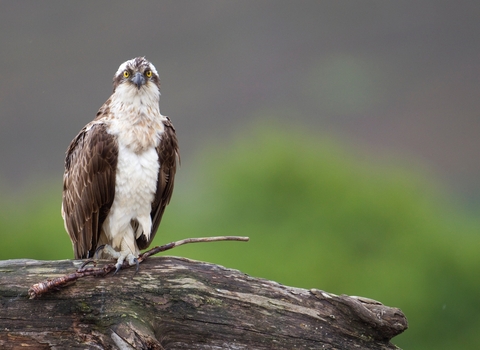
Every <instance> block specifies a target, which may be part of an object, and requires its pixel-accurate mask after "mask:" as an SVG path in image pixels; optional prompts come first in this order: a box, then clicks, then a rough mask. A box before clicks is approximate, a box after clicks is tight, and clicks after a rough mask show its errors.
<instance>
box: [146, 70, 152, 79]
mask: <svg viewBox="0 0 480 350" xmlns="http://www.w3.org/2000/svg"><path fill="white" fill-rule="evenodd" d="M152 74H153V73H152V71H151V70H147V71H146V72H145V76H146V77H147V78H151V77H152Z"/></svg>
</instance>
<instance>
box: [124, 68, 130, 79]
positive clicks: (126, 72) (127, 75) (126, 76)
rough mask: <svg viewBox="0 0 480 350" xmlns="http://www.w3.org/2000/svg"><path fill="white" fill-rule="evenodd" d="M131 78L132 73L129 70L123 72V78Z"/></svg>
mask: <svg viewBox="0 0 480 350" xmlns="http://www.w3.org/2000/svg"><path fill="white" fill-rule="evenodd" d="M129 76H130V72H129V71H128V70H125V71H123V77H124V78H128V77H129Z"/></svg>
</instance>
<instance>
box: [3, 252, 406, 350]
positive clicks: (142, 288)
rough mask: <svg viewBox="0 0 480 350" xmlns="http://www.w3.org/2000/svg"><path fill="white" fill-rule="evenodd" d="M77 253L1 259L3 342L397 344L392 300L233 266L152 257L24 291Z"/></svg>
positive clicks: (400, 321)
mask: <svg viewBox="0 0 480 350" xmlns="http://www.w3.org/2000/svg"><path fill="white" fill-rule="evenodd" d="M80 264H81V261H75V260H63V261H37V260H6V261H1V262H0V348H1V349H20V348H21V349H52V348H53V349H397V347H395V346H394V345H393V344H392V343H390V340H391V338H392V337H394V336H395V335H397V334H400V333H402V332H403V331H404V330H405V329H406V328H407V320H406V318H405V316H404V315H403V313H402V312H401V311H400V310H399V309H397V308H391V307H387V306H384V305H383V304H381V303H379V302H377V301H374V300H371V299H367V298H361V297H351V296H346V295H340V296H338V295H334V294H331V293H327V292H324V291H321V290H317V289H311V290H306V289H300V288H294V287H287V286H283V285H281V284H278V283H276V282H272V281H268V280H264V279H259V278H253V277H250V276H248V275H246V274H243V273H241V272H239V271H237V270H231V269H226V268H224V267H221V266H218V265H213V264H208V263H203V262H198V261H192V260H188V259H182V258H175V257H156V258H149V259H147V260H146V261H145V262H143V263H142V264H141V265H140V271H139V272H138V273H137V274H135V275H134V269H128V270H121V271H120V272H119V273H118V274H117V275H115V276H112V275H107V276H105V277H98V278H92V277H87V278H82V279H79V280H77V281H76V282H75V283H72V284H71V285H69V286H67V287H65V288H62V289H61V290H58V291H55V292H53V293H49V294H46V295H43V296H42V297H40V298H39V299H33V300H30V299H29V298H28V292H27V291H28V289H29V288H30V286H31V285H33V284H35V283H37V282H40V281H42V280H44V279H47V278H54V277H60V276H62V275H65V274H67V273H70V272H72V271H75V269H76V268H78V267H79V266H80Z"/></svg>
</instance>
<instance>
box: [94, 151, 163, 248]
mask: <svg viewBox="0 0 480 350" xmlns="http://www.w3.org/2000/svg"><path fill="white" fill-rule="evenodd" d="M158 171H159V163H158V155H157V152H156V150H155V148H153V147H152V148H150V149H148V150H146V151H144V152H142V153H140V154H138V153H135V152H133V151H132V150H131V149H130V148H127V147H125V146H123V145H120V146H119V152H118V164H117V173H116V179H115V199H114V202H113V205H112V207H111V208H110V213H109V215H108V218H107V220H105V223H104V227H103V228H104V231H105V234H106V236H107V238H108V240H109V241H110V244H111V245H112V246H113V247H114V248H118V247H121V245H122V241H125V240H126V241H127V242H128V245H129V246H131V249H130V250H131V251H133V252H135V251H136V250H138V249H137V247H136V244H135V238H138V235H139V234H140V233H141V232H142V231H143V233H144V234H145V236H147V239H148V238H149V237H150V234H151V229H152V220H151V217H150V212H151V210H152V202H153V199H154V196H155V192H156V190H157V177H158ZM132 220H136V221H138V223H139V230H138V231H137V233H135V232H133V228H132V226H131V221H132Z"/></svg>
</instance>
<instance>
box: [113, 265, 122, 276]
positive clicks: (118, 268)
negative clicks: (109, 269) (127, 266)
mask: <svg viewBox="0 0 480 350" xmlns="http://www.w3.org/2000/svg"><path fill="white" fill-rule="evenodd" d="M115 267H116V269H115V272H114V273H113V276H115V275H116V274H117V272H118V271H120V269H121V268H122V264H119V263H117V264H115Z"/></svg>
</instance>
